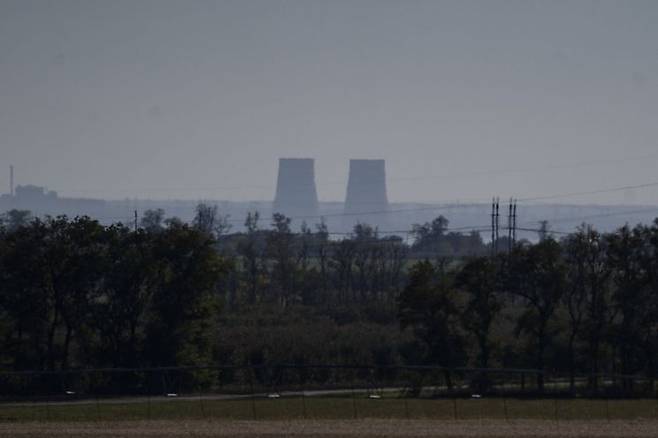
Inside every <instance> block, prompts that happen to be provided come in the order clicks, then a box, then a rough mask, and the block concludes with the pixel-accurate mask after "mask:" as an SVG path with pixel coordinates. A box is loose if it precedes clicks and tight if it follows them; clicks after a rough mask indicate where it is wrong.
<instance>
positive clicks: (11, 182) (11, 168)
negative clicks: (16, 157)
mask: <svg viewBox="0 0 658 438" xmlns="http://www.w3.org/2000/svg"><path fill="white" fill-rule="evenodd" d="M9 194H10V195H11V196H12V197H13V196H14V166H9Z"/></svg>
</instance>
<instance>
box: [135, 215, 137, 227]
mask: <svg viewBox="0 0 658 438" xmlns="http://www.w3.org/2000/svg"><path fill="white" fill-rule="evenodd" d="M135 232H137V210H135Z"/></svg>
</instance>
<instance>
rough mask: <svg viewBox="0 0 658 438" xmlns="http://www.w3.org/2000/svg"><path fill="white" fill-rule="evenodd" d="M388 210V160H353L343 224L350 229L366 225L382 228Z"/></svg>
mask: <svg viewBox="0 0 658 438" xmlns="http://www.w3.org/2000/svg"><path fill="white" fill-rule="evenodd" d="M387 210H388V197H387V195H386V163H385V161H384V160H350V174H349V178H348V181H347V196H346V197H345V221H344V224H345V225H348V226H350V227H351V226H353V225H354V224H356V223H357V222H361V223H364V222H365V223H368V224H370V225H373V226H374V225H378V226H380V227H381V226H382V225H383V224H385V222H386V214H385V212H386V211H387ZM375 212H376V213H375Z"/></svg>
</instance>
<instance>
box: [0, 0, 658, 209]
mask: <svg viewBox="0 0 658 438" xmlns="http://www.w3.org/2000/svg"><path fill="white" fill-rule="evenodd" d="M656 23H658V2H657V1H655V0H647V1H569V2H567V1H491V0H483V1H478V2H476V1H461V0H460V1H454V2H447V1H427V2H424V1H411V0H405V1H395V2H392V1H383V0H379V1H356V0H354V1H329V0H326V1H310V0H302V1H275V0H266V1H249V0H239V1H224V2H220V1H190V0H185V1H184V0H178V1H170V0H153V1H147V0H130V1H121V0H112V1H106V0H80V1H68V0H58V1H28V0H15V1H14V0H0V166H1V168H0V178H2V179H1V180H0V181H2V182H3V184H2V185H1V186H0V188H2V191H6V189H4V186H5V183H4V181H7V180H8V169H7V168H8V165H9V164H11V163H13V164H14V165H15V166H16V178H17V181H18V183H28V182H30V183H35V184H41V185H46V186H48V187H49V188H51V189H54V190H58V191H59V192H60V194H61V195H70V196H89V197H92V196H93V197H107V198H123V197H153V198H212V199H229V200H243V199H265V200H266V199H272V197H273V194H274V184H275V179H276V165H277V159H278V158H279V157H312V158H315V159H316V176H317V183H318V191H319V196H320V199H321V200H342V199H343V197H344V191H345V183H346V181H347V169H348V160H349V158H384V159H386V160H387V172H388V177H389V181H388V184H389V198H390V199H391V200H393V201H444V200H455V199H460V200H471V199H473V200H480V199H486V198H489V197H491V196H492V195H500V196H501V197H503V198H505V197H509V196H517V197H520V198H523V197H533V196H541V195H552V194H560V193H569V192H579V191H591V190H597V189H606V188H612V187H617V186H625V185H635V184H643V183H647V182H656V181H658V175H657V174H656V171H655V170H656V168H657V165H658V26H656ZM561 200H562V199H555V201H561ZM564 201H565V202H566V201H568V202H602V203H617V202H619V203H621V202H626V203H654V204H655V203H658V187H650V188H644V189H637V190H625V191H619V192H613V193H603V194H597V195H587V196H577V197H570V198H568V199H567V198H565V199H564Z"/></svg>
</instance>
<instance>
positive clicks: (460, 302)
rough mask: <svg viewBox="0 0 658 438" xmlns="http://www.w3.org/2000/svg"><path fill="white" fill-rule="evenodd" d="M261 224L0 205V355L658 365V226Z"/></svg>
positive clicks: (114, 363)
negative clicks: (502, 231) (105, 218)
mask: <svg viewBox="0 0 658 438" xmlns="http://www.w3.org/2000/svg"><path fill="white" fill-rule="evenodd" d="M261 222H262V221H261V218H260V217H259V215H258V213H249V214H248V215H247V217H246V219H245V222H244V225H245V226H244V230H243V231H240V232H234V233H231V232H230V222H229V221H228V219H227V218H226V217H224V216H221V215H220V214H219V213H218V211H217V209H216V207H213V206H209V205H205V204H200V205H199V206H198V207H197V211H196V216H195V219H194V220H193V222H192V223H190V224H185V223H183V222H182V221H180V220H178V219H176V218H168V219H167V218H165V214H164V212H163V211H161V210H152V211H148V212H146V213H145V214H144V215H143V217H142V220H141V222H140V224H139V226H138V227H137V229H134V227H131V226H127V225H123V224H114V225H110V226H104V225H101V224H100V223H99V222H98V221H96V220H93V219H91V218H88V217H78V218H74V219H69V218H66V217H56V218H52V217H46V218H43V219H39V218H31V217H30V215H29V213H28V212H17V211H13V212H9V213H8V214H6V215H5V217H4V220H3V221H1V222H0V343H1V345H0V366H1V367H2V368H3V369H7V370H22V369H49V370H57V369H68V368H75V367H144V366H172V365H195V364H209V363H216V364H221V365H244V364H267V363H270V364H271V363H297V364H304V363H306V364H319V363H352V364H376V365H377V364H379V365H395V364H432V365H441V366H446V367H463V366H475V367H481V368H489V367H525V368H535V369H540V370H546V371H549V372H554V373H558V374H564V375H566V376H569V377H571V382H572V386H573V385H574V384H575V383H574V382H575V377H576V376H577V375H581V374H586V375H589V376H593V377H591V382H590V384H591V385H593V386H595V385H597V382H598V380H597V379H596V377H595V376H596V375H598V374H600V373H611V372H614V373H619V374H645V375H647V376H649V377H651V378H653V377H654V376H655V373H656V368H657V367H658V364H657V361H658V222H655V223H653V224H651V225H638V226H636V227H633V228H630V227H628V226H625V227H621V228H620V229H618V230H616V231H615V232H612V233H599V232H598V231H596V230H595V229H593V228H592V227H589V226H586V225H583V226H582V227H581V228H579V229H578V230H577V231H576V232H574V233H572V234H570V235H567V236H565V237H564V238H562V239H560V240H556V239H553V238H551V237H550V236H547V235H546V234H544V235H542V239H541V240H540V241H539V242H538V243H531V242H528V241H520V242H518V243H516V244H515V245H514V246H513V249H512V250H511V251H510V252H504V253H502V252H501V253H498V254H495V255H493V256H492V255H491V254H490V251H489V245H488V244H486V243H484V242H483V241H482V239H481V238H480V236H479V235H478V234H477V233H467V234H458V233H451V232H449V229H448V226H447V225H448V222H447V220H446V219H445V218H443V217H438V218H436V219H435V220H434V221H432V222H430V223H426V224H419V225H416V226H414V228H413V230H411V232H412V236H413V241H412V242H411V243H406V242H404V241H403V240H402V239H401V238H399V237H395V236H392V237H391V236H381V235H380V233H379V231H378V230H377V228H375V227H372V226H370V225H367V224H357V225H356V226H355V228H354V230H353V232H352V233H351V234H350V235H349V236H344V237H343V238H341V239H335V238H332V235H331V233H330V231H329V230H328V229H327V226H326V225H325V224H324V223H323V222H320V223H318V224H315V225H313V226H312V227H311V226H308V225H306V224H302V226H301V229H300V230H298V231H297V230H295V231H293V230H292V228H291V220H290V218H287V217H286V216H284V215H281V214H274V215H273V216H272V218H271V220H270V221H269V224H266V225H262V224H261ZM502 246H503V247H504V246H505V245H502ZM538 379H539V381H538V382H537V384H538V385H539V386H541V385H542V384H543V381H542V380H541V376H539V377H538Z"/></svg>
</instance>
